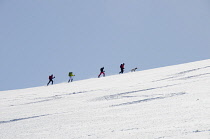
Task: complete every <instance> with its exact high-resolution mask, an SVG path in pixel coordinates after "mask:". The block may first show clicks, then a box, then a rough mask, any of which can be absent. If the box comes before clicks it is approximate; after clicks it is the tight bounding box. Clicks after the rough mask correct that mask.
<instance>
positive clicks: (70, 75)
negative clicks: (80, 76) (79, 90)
mask: <svg viewBox="0 0 210 139" xmlns="http://www.w3.org/2000/svg"><path fill="white" fill-rule="evenodd" d="M73 76H75V75H74V74H73V72H69V81H68V83H69V82H73Z"/></svg>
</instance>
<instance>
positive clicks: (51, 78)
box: [47, 74, 55, 86]
mask: <svg viewBox="0 0 210 139" xmlns="http://www.w3.org/2000/svg"><path fill="white" fill-rule="evenodd" d="M54 78H55V77H53V74H52V75H50V76H49V82H48V83H47V86H48V85H49V84H50V82H52V84H53V79H54Z"/></svg>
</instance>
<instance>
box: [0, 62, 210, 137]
mask: <svg viewBox="0 0 210 139" xmlns="http://www.w3.org/2000/svg"><path fill="white" fill-rule="evenodd" d="M96 76H97V75H96ZM67 80H68V79H67ZM46 82H47V81H46ZM0 111H1V114H0V138H1V139H45V138H47V139H97V138H98V139H167V138H168V139H171V138H173V139H210V60H204V61H198V62H193V63H187V64H181V65H175V66H169V67H163V68H157V69H152V70H146V71H138V72H129V73H125V74H120V75H112V76H107V77H102V78H92V79H87V80H82V81H75V82H72V83H61V84H56V85H51V86H42V87H36V88H29V89H22V90H13V91H1V92H0Z"/></svg>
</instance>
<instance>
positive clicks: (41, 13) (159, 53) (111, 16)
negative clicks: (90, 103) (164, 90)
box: [0, 0, 210, 90]
mask: <svg viewBox="0 0 210 139" xmlns="http://www.w3.org/2000/svg"><path fill="white" fill-rule="evenodd" d="M0 28H1V29H0V48H1V49H0V63H1V68H0V71H1V72H0V83H1V85H0V90H10V89H20V88H28V87H35V86H42V85H46V84H47V82H48V76H49V75H50V74H54V75H55V77H56V78H55V83H61V82H67V81H68V76H67V75H68V72H69V71H73V72H74V74H76V76H75V81H76V80H82V79H88V78H95V77H97V75H98V74H99V69H100V68H101V67H102V66H104V67H105V71H106V74H107V75H113V74H118V73H119V71H120V69H119V65H120V64H121V63H123V62H124V63H125V71H126V72H128V71H129V70H130V69H131V68H134V67H139V70H146V69H151V68H157V67H163V66H169V65H176V64H181V63H186V62H192V61H198V60H204V59H209V58H210V1H209V0H1V1H0ZM69 85H70V84H69Z"/></svg>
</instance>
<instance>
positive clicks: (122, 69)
mask: <svg viewBox="0 0 210 139" xmlns="http://www.w3.org/2000/svg"><path fill="white" fill-rule="evenodd" d="M124 66H125V63H123V64H121V65H120V70H121V71H120V72H119V74H120V73H122V74H123V72H124Z"/></svg>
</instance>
